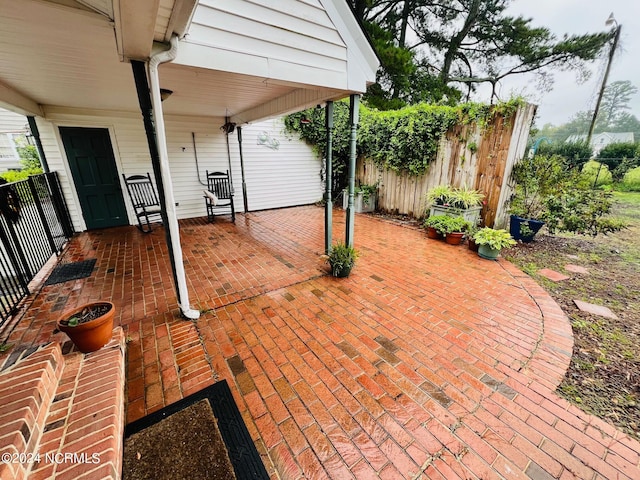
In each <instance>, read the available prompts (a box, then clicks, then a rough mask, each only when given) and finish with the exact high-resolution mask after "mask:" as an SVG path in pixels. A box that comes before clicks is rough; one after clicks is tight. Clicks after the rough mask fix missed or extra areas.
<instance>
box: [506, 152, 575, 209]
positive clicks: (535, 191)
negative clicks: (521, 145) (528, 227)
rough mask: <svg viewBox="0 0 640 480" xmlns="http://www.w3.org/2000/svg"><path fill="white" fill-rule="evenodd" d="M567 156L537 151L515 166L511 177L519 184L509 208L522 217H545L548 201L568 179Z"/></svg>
mask: <svg viewBox="0 0 640 480" xmlns="http://www.w3.org/2000/svg"><path fill="white" fill-rule="evenodd" d="M562 165H563V158H562V157H559V156H557V155H554V156H550V157H549V156H546V155H535V156H534V157H533V158H531V159H523V160H521V161H520V162H518V163H516V164H515V165H514V166H513V170H512V172H511V179H512V180H513V182H514V183H515V184H516V187H515V192H514V194H513V196H512V198H511V202H510V208H509V212H510V213H512V214H514V215H518V216H519V217H522V218H529V219H533V220H541V219H542V217H543V216H544V214H545V212H546V210H545V205H544V201H545V199H546V198H547V197H549V196H552V195H554V193H555V192H556V188H557V186H558V185H559V184H560V183H561V182H562V181H563V180H564V178H565V171H564V170H563V167H562Z"/></svg>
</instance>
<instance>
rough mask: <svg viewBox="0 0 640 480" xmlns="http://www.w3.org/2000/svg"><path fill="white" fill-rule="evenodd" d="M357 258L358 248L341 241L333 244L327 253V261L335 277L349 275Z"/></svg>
mask: <svg viewBox="0 0 640 480" xmlns="http://www.w3.org/2000/svg"><path fill="white" fill-rule="evenodd" d="M357 259H358V252H357V250H356V249H355V248H353V247H351V246H349V245H346V244H344V243H340V242H338V243H335V244H334V245H332V246H331V250H329V254H328V255H327V262H328V263H329V265H330V266H331V274H332V275H333V276H334V277H341V278H343V277H348V276H349V274H350V273H351V269H352V268H353V266H354V265H355V263H356V260H357Z"/></svg>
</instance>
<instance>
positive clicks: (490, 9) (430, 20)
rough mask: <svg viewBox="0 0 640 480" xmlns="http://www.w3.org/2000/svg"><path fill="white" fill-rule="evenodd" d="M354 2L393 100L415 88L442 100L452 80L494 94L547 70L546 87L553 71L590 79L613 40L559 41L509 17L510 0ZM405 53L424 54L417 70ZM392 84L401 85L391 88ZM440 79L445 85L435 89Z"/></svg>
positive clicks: (520, 19)
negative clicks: (508, 81) (506, 83)
mask: <svg viewBox="0 0 640 480" xmlns="http://www.w3.org/2000/svg"><path fill="white" fill-rule="evenodd" d="M350 3H351V5H352V7H353V8H354V11H355V12H356V16H357V17H358V18H359V19H360V20H361V21H362V22H363V23H364V24H365V26H366V27H367V30H368V32H369V34H370V36H371V37H372V39H373V43H374V45H375V46H376V50H377V51H378V55H379V57H380V59H381V63H382V66H381V69H382V70H383V73H381V74H380V75H379V80H383V85H382V89H381V90H383V91H387V92H390V93H391V95H388V97H389V98H392V99H405V100H406V99H408V98H409V97H416V96H419V95H416V94H415V93H412V92H411V90H414V91H416V90H418V91H420V92H425V94H426V95H429V94H431V92H435V95H434V96H436V97H437V96H438V95H441V94H444V96H443V98H445V96H446V97H448V96H449V95H447V94H446V93H444V87H447V86H448V85H449V84H451V83H452V82H462V83H463V84H465V85H468V89H469V93H470V92H471V91H472V90H473V89H474V88H475V85H476V84H478V83H482V82H489V83H491V85H492V86H493V92H492V96H493V97H495V96H496V91H495V90H496V84H497V83H498V82H499V81H500V80H502V79H503V78H505V77H507V76H510V75H517V74H524V73H530V72H541V73H540V75H539V77H540V78H541V79H542V80H543V82H542V83H544V81H546V83H547V84H548V83H549V82H550V77H551V72H550V70H551V69H552V68H553V69H554V70H558V69H560V70H577V71H578V72H581V73H583V74H585V75H586V73H585V69H584V63H585V62H587V61H590V60H593V59H594V58H596V57H597V55H598V53H599V52H600V50H601V49H602V47H603V46H604V45H605V44H606V43H607V42H608V41H609V39H610V35H611V34H610V33H609V32H607V33H600V34H593V35H573V36H568V35H565V36H563V37H560V38H556V37H555V36H554V35H553V34H552V33H551V31H550V30H549V29H548V28H545V27H536V26H533V25H532V24H531V22H532V20H531V19H527V18H524V17H522V16H518V17H513V16H510V15H509V11H508V6H509V4H510V3H511V2H510V1H505V0H465V1H459V2H453V3H452V2H426V1H420V0H418V1H415V0H414V1H399V0H392V1H385V2H381V1H378V0H375V1H369V0H351V2H350ZM374 25H375V28H373V26H374ZM380 30H381V31H382V32H385V34H386V35H382V34H381V33H380ZM405 52H420V53H419V54H417V53H416V54H412V60H413V65H414V67H415V70H414V72H411V69H410V68H408V67H407V66H406V65H405V63H404V60H405V59H404V56H405V55H406V53H405ZM390 53H391V54H392V55H390ZM389 57H391V58H389ZM398 63H400V66H401V68H398ZM399 73H401V74H402V75H398V74H399ZM416 73H419V74H420V75H421V77H422V78H423V79H429V80H428V81H425V82H424V84H423V83H422V82H417V81H415V80H414V78H415V74H416ZM388 79H391V80H396V81H395V82H391V81H389V85H386V84H385V83H384V80H388ZM406 79H409V80H410V81H406ZM398 80H401V81H398ZM411 80H413V81H411ZM435 80H439V86H436V85H434V83H435ZM391 87H393V88H391ZM398 87H401V88H402V87H403V88H405V89H406V90H398ZM436 99H437V98H436Z"/></svg>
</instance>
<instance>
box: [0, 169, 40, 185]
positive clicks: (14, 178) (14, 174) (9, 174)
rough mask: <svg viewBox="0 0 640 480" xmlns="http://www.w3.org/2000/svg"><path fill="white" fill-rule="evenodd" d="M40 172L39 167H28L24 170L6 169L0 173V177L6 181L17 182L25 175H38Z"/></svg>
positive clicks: (23, 178) (25, 177) (25, 176)
mask: <svg viewBox="0 0 640 480" xmlns="http://www.w3.org/2000/svg"><path fill="white" fill-rule="evenodd" d="M40 173H42V169H41V168H40V167H37V168H29V169H26V170H20V171H18V170H8V171H6V172H2V173H0V177H2V178H4V179H5V180H6V181H7V182H9V183H11V182H19V181H20V180H26V179H27V177H29V176H31V175H38V174H40Z"/></svg>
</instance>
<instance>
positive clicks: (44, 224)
mask: <svg viewBox="0 0 640 480" xmlns="http://www.w3.org/2000/svg"><path fill="white" fill-rule="evenodd" d="M27 183H28V184H29V188H30V189H31V195H32V196H33V203H34V204H35V207H36V210H37V211H38V215H40V221H41V222H42V228H44V232H45V233H46V234H47V240H48V241H49V246H50V247H51V253H55V254H57V253H58V247H56V242H55V241H54V239H53V234H52V233H51V229H50V228H49V222H47V217H46V216H45V214H44V210H43V209H42V204H41V203H40V200H41V199H40V196H39V195H38V190H37V189H36V184H35V182H34V181H33V177H28V178H27Z"/></svg>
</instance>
